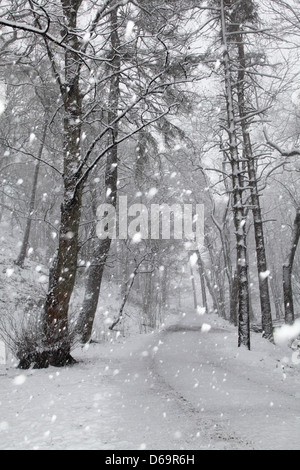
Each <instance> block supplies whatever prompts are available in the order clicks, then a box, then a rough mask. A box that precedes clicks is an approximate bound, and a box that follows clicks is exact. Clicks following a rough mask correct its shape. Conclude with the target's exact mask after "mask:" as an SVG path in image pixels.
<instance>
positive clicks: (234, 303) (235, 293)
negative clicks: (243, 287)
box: [230, 271, 239, 326]
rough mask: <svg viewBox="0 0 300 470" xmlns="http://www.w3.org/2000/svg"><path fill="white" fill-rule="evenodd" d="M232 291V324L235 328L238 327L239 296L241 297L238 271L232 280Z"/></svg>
mask: <svg viewBox="0 0 300 470" xmlns="http://www.w3.org/2000/svg"><path fill="white" fill-rule="evenodd" d="M231 285H232V289H231V292H230V322H231V323H232V324H233V325H234V326H238V309H239V303H238V295H239V278H238V273H237V271H235V272H234V276H233V279H232V284H231Z"/></svg>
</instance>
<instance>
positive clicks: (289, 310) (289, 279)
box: [283, 207, 300, 325]
mask: <svg viewBox="0 0 300 470" xmlns="http://www.w3.org/2000/svg"><path fill="white" fill-rule="evenodd" d="M299 238H300V207H298V208H297V214H296V218H295V221H294V226H293V232H292V243H291V247H290V250H289V254H288V256H287V259H286V262H285V263H284V265H283V292H284V308H285V322H286V323H287V324H288V325H292V324H293V323H294V321H295V310H294V297H293V267H294V261H295V255H296V251H297V247H298V244H299Z"/></svg>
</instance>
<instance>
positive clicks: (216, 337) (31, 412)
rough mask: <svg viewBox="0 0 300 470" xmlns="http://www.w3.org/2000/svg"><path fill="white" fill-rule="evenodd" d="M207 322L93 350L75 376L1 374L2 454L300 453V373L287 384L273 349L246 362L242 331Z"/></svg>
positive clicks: (192, 321)
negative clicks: (207, 326)
mask: <svg viewBox="0 0 300 470" xmlns="http://www.w3.org/2000/svg"><path fill="white" fill-rule="evenodd" d="M208 318H209V317H206V319H205V320H206V321H209V320H211V318H209V319H208ZM202 321H203V320H201V319H199V317H195V316H194V315H189V316H188V317H186V318H185V319H184V320H182V321H181V322H180V323H179V324H178V325H176V326H171V327H169V328H166V330H165V331H162V332H160V333H156V334H154V335H150V336H139V337H138V338H132V339H131V340H130V341H126V342H125V343H124V344H120V343H116V344H113V345H107V344H106V345H101V346H92V347H91V348H90V349H89V350H88V351H86V352H83V353H82V352H80V354H79V356H81V359H82V360H83V362H81V363H80V364H78V365H77V366H75V367H74V368H70V369H63V370H57V369H49V370H48V371H30V372H28V373H26V374H24V376H21V377H20V376H19V374H20V372H18V371H16V370H14V369H9V370H8V371H5V370H4V368H3V367H2V368H0V449H32V448H39V449H110V450H122V449H125V450H128V449H130V450H132V449H144V448H146V449H153V450H154V449H161V450H171V449H173V450H175V449H176V450H177V449H178V450H179V449H182V450H190V449H224V448H225V449H252V448H256V449H259V448H270V449H272V448H292V449H299V447H300V445H299V443H300V430H299V429H300V419H299V418H300V409H299V395H297V392H298V390H299V371H297V374H296V375H291V377H287V378H286V379H285V380H284V379H283V372H282V369H281V368H280V367H279V368H277V369H276V370H274V364H275V363H276V361H273V362H272V361H271V359H270V360H268V355H267V353H268V352H269V348H273V347H272V346H271V345H268V344H267V345H266V346H265V342H264V343H263V345H264V346H263V348H264V347H265V348H266V359H265V360H264V359H263V360H261V359H260V357H261V356H260V355H261V354H262V351H263V354H264V349H263V350H262V351H260V352H259V353H251V354H252V355H250V353H248V352H246V351H242V352H240V353H239V354H240V355H239V357H237V349H236V342H235V340H236V338H235V334H234V332H233V330H232V329H230V327H227V326H226V324H225V326H221V327H220V325H219V324H216V325H215V326H214V325H213V328H212V330H211V331H210V332H208V333H207V334H204V333H201V331H200V330H201V323H202ZM227 328H229V329H228V330H227ZM259 344H260V343H259ZM216 345H218V346H216ZM272 352H273V351H272ZM251 361H253V363H251Z"/></svg>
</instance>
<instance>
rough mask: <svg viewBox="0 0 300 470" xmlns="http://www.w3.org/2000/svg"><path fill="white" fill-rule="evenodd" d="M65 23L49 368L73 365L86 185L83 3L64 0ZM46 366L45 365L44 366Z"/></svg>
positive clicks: (47, 313)
mask: <svg viewBox="0 0 300 470" xmlns="http://www.w3.org/2000/svg"><path fill="white" fill-rule="evenodd" d="M61 1H62V6H63V13H64V19H65V24H66V27H67V30H68V32H69V37H68V44H69V45H70V46H71V47H72V50H71V49H67V50H66V51H65V86H64V88H63V100H64V111H65V118H64V200H63V204H62V206H61V225H60V233H59V245H58V252H57V258H56V264H55V267H54V269H53V275H52V284H51V285H50V289H49V292H48V295H47V298H46V303H45V337H46V340H45V343H46V345H45V347H46V354H44V356H45V357H46V359H45V361H44V362H46V363H47V364H46V365H49V364H50V365H53V366H57V367H62V366H65V365H67V364H70V363H73V361H74V360H73V359H72V357H71V355H70V351H71V342H72V338H71V337H70V334H69V325H68V312H69V304H70V299H71V295H72V293H73V289H74V285H75V279H76V271H77V257H78V238H79V225H80V218H81V207H82V191H83V185H82V184H81V185H80V186H78V181H79V179H80V176H81V175H80V174H78V168H79V167H80V165H81V130H82V123H81V115H82V97H81V93H80V85H79V79H80V69H81V61H80V60H79V58H78V54H77V53H76V52H75V51H78V50H79V49H80V43H79V39H78V37H77V35H76V34H71V32H74V31H76V28H77V17H78V9H79V7H80V4H81V0H75V1H73V2H72V4H71V3H70V1H69V0H61ZM42 366H45V364H42Z"/></svg>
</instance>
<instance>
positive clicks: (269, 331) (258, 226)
mask: <svg viewBox="0 0 300 470" xmlns="http://www.w3.org/2000/svg"><path fill="white" fill-rule="evenodd" d="M236 30H237V33H238V34H237V35H236V41H237V48H238V57H239V60H238V64H239V72H238V103H239V115H240V118H241V129H242V134H243V144H244V156H245V159H246V160H247V167H248V175H249V186H250V192H251V202H252V212H253V219H254V233H255V242H256V255H257V269H258V279H259V294H260V305H261V314H262V330H263V335H264V336H265V337H266V338H267V339H269V340H270V341H273V321H272V309H271V300H270V290H269V276H267V275H266V273H267V270H268V267H267V255H266V249H265V237H264V227H263V217H262V211H261V206H260V198H259V192H258V185H257V171H256V167H255V157H254V155H253V149H252V144H251V138H250V132H249V123H248V119H247V116H248V112H247V105H246V97H245V72H246V67H247V64H246V57H245V48H244V37H243V34H242V31H241V29H240V26H239V25H236Z"/></svg>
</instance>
